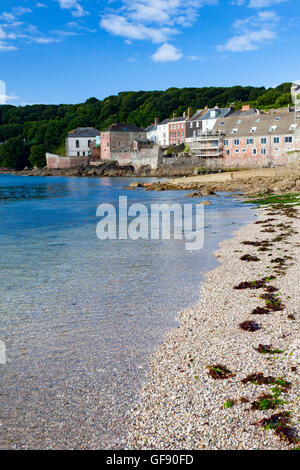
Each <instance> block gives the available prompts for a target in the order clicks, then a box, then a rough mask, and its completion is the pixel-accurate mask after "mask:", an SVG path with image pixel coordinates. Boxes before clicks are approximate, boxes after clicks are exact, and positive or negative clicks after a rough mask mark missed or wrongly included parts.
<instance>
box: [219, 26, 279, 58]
mask: <svg viewBox="0 0 300 470" xmlns="http://www.w3.org/2000/svg"><path fill="white" fill-rule="evenodd" d="M276 37H277V36H276V34H275V32H274V31H270V30H268V29H263V30H261V31H249V32H246V33H244V34H240V35H236V36H233V37H232V38H230V39H228V41H227V42H226V43H225V44H223V45H220V46H218V50H219V51H230V52H242V51H254V50H256V49H258V48H259V46H260V44H261V43H265V42H272V41H273V40H274V39H275V38H276Z"/></svg>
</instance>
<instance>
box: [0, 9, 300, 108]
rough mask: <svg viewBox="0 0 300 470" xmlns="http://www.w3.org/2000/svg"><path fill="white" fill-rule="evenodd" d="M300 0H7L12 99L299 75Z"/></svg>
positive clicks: (2, 54)
mask: <svg viewBox="0 0 300 470" xmlns="http://www.w3.org/2000/svg"><path fill="white" fill-rule="evenodd" d="M299 27H300V0H110V1H103V0H41V1H40V2H38V1H36V0H20V1H18V0H14V1H12V0H1V5H0V80H3V81H4V82H5V83H6V95H7V96H6V98H7V102H8V103H11V104H18V105H22V104H32V103H79V102H82V101H85V100H86V99H87V98H89V97H91V96H96V97H97V98H99V99H102V98H104V97H106V96H109V95H111V94H116V93H118V92H120V91H127V90H164V89H167V88H169V87H173V86H174V87H190V86H191V87H201V86H232V85H254V86H263V85H264V86H276V85H278V84H280V83H282V82H285V81H292V80H294V79H299V78H300V61H299V59H298V57H297V49H298V45H299V40H300V34H299Z"/></svg>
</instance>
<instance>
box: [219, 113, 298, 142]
mask: <svg viewBox="0 0 300 470" xmlns="http://www.w3.org/2000/svg"><path fill="white" fill-rule="evenodd" d="M292 124H294V113H292V112H285V113H282V112H280V113H266V114H261V115H258V114H256V115H251V116H249V115H248V116H244V117H241V116H237V115H236V114H235V113H234V114H233V115H231V116H228V117H227V118H226V119H217V122H216V124H215V126H214V131H222V132H223V133H224V134H225V135H227V136H228V137H233V136H234V135H236V136H238V137H240V136H251V135H253V136H256V135H267V134H270V132H272V134H274V135H275V136H276V135H278V134H293V133H294V131H293V130H292V129H290V126H291V125H292ZM271 126H276V129H275V130H274V131H270V128H271ZM252 127H253V128H254V127H256V130H255V132H250V131H251V128H252ZM233 129H237V131H236V134H232V130H233Z"/></svg>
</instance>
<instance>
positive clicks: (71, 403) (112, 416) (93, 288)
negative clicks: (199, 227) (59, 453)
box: [0, 175, 254, 448]
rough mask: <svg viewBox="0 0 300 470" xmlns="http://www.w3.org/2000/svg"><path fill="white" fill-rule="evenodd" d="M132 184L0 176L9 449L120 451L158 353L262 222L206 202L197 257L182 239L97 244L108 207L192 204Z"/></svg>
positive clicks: (1, 441) (1, 330) (5, 443)
mask: <svg viewBox="0 0 300 470" xmlns="http://www.w3.org/2000/svg"><path fill="white" fill-rule="evenodd" d="M126 185H128V180H126V179H117V178H116V179H109V178H63V177H55V178H39V177H15V176H7V175H5V176H0V221H1V224H0V263H1V270H0V285H1V297H0V339H2V340H4V341H5V342H6V345H7V355H8V362H7V364H6V365H5V366H3V365H0V367H1V372H2V377H3V381H2V384H1V390H0V393H1V395H2V402H3V403H2V407H1V408H2V415H1V423H2V426H1V427H0V436H1V437H0V447H2V448H7V447H9V448H82V447H83V448H99V447H100V448H101V447H102V448H105V447H108V446H114V444H115V443H116V442H117V439H118V436H119V435H120V434H121V433H122V431H123V428H122V425H123V420H124V417H125V411H126V410H127V409H128V408H129V407H130V406H131V405H132V403H133V401H134V400H135V398H136V392H137V390H138V388H139V387H140V385H141V383H142V381H143V380H144V377H145V370H146V368H147V357H148V356H149V354H150V353H151V351H152V350H153V347H154V346H155V344H157V343H158V342H160V341H161V340H162V338H163V332H164V331H166V329H168V328H170V327H171V326H174V325H175V323H174V316H175V314H176V312H178V311H179V310H180V309H181V308H183V307H185V306H187V305H190V304H193V303H195V302H196V301H197V299H198V295H199V285H200V283H201V281H202V279H203V274H204V273H205V271H207V270H208V269H211V268H212V267H214V266H215V265H216V260H215V258H214V256H213V255H212V251H213V250H215V249H216V248H217V244H218V242H219V241H220V240H222V239H223V238H228V237H229V236H230V235H231V233H232V231H234V230H236V229H237V228H238V227H239V226H240V225H241V224H244V223H247V222H249V221H250V220H252V218H253V216H254V214H253V211H251V210H250V209H249V207H248V206H247V207H245V205H242V204H240V203H239V202H236V201H233V200H232V198H226V197H224V196H220V197H218V198H216V197H215V198H214V197H212V198H208V199H210V200H211V201H212V202H213V204H212V205H211V206H206V208H205V227H206V230H205V246H204V249H203V250H202V251H199V252H187V251H185V249H184V247H185V240H169V241H168V240H152V241H151V240H137V241H133V240H120V241H118V240H108V241H100V240H98V239H97V238H96V224H97V222H98V218H97V217H96V209H97V206H98V205H99V204H100V203H103V202H110V203H116V202H117V201H118V197H119V196H120V195H126V196H128V202H129V204H130V203H133V202H143V203H145V204H147V205H148V206H149V205H150V204H151V203H153V202H180V203H187V199H186V198H185V196H184V194H185V193H184V192H182V191H177V192H169V191H167V192H163V193H159V192H144V191H142V190H136V191H126V190H124V189H122V188H121V186H126Z"/></svg>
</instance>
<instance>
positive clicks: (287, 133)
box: [203, 109, 297, 168]
mask: <svg viewBox="0 0 300 470" xmlns="http://www.w3.org/2000/svg"><path fill="white" fill-rule="evenodd" d="M296 127H297V125H296V124H295V115H294V112H293V110H292V109H283V110H277V111H273V112H269V113H265V114H261V113H260V112H254V113H251V114H245V115H243V112H236V113H233V114H232V115H231V116H229V117H227V118H226V119H218V120H217V122H216V124H215V125H214V128H213V129H212V131H211V136H209V135H207V138H209V137H211V138H212V140H214V149H215V152H218V153H219V156H220V157H222V158H223V159H224V164H225V166H228V167H243V168H247V167H262V166H263V167H267V166H277V165H285V164H287V162H288V152H289V151H291V150H292V149H293V148H294V134H295V130H296ZM203 146H204V147H205V150H206V151H207V154H209V152H211V149H212V146H211V145H210V144H209V142H208V140H206V141H205V140H203Z"/></svg>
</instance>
